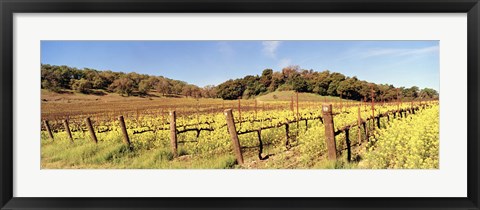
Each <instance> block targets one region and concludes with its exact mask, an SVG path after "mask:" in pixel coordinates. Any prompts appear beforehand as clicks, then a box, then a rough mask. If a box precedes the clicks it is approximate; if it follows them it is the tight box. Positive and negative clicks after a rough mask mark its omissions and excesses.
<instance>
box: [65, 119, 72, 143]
mask: <svg viewBox="0 0 480 210" xmlns="http://www.w3.org/2000/svg"><path fill="white" fill-rule="evenodd" d="M63 126H64V127H65V131H66V132H67V135H68V137H69V138H70V141H71V142H72V143H73V137H72V132H71V131H70V126H69V125H68V120H67V119H65V120H63Z"/></svg>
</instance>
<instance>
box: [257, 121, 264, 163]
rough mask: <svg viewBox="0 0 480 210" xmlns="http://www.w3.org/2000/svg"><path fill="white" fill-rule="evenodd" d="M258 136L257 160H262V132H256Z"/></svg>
mask: <svg viewBox="0 0 480 210" xmlns="http://www.w3.org/2000/svg"><path fill="white" fill-rule="evenodd" d="M257 136H258V159H259V160H263V157H262V153H263V142H262V130H260V129H259V130H257Z"/></svg>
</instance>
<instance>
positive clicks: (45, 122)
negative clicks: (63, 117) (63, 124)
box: [43, 120, 54, 141]
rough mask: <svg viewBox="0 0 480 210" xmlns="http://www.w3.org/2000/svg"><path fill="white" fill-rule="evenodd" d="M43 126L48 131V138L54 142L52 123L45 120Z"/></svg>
mask: <svg viewBox="0 0 480 210" xmlns="http://www.w3.org/2000/svg"><path fill="white" fill-rule="evenodd" d="M43 125H44V126H45V129H46V130H47V132H48V136H49V137H50V139H52V141H53V140H54V138H53V133H52V129H51V128H50V123H48V120H44V121H43Z"/></svg>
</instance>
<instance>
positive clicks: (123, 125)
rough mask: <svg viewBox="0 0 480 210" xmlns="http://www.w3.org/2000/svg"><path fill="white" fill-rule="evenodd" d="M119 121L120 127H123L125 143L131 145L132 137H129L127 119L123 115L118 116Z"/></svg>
mask: <svg viewBox="0 0 480 210" xmlns="http://www.w3.org/2000/svg"><path fill="white" fill-rule="evenodd" d="M118 121H119V122H120V128H122V133H123V143H125V144H126V145H128V146H129V147H130V138H128V132H127V126H125V120H124V119H123V116H122V115H120V116H119V117H118Z"/></svg>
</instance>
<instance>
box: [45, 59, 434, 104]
mask: <svg viewBox="0 0 480 210" xmlns="http://www.w3.org/2000/svg"><path fill="white" fill-rule="evenodd" d="M41 80H42V88H44V89H48V90H51V91H55V92H61V91H62V90H65V89H67V90H68V89H70V90H74V91H77V92H81V93H86V94H88V93H91V92H92V90H94V89H101V90H105V91H108V92H117V93H119V94H122V95H127V96H129V95H132V94H139V95H147V94H148V92H150V91H152V90H155V91H157V92H158V93H161V94H163V95H183V96H186V97H205V98H223V99H237V98H251V97H255V96H258V95H261V94H265V93H269V92H274V91H284V90H293V91H297V92H308V93H316V94H319V95H326V96H340V97H342V98H346V99H352V100H362V99H363V100H371V94H372V91H373V94H374V97H375V100H377V101H391V100H396V99H397V98H398V97H402V98H404V99H406V100H411V99H417V98H422V99H437V98H438V92H437V91H436V90H434V89H430V88H424V89H422V90H420V89H419V88H418V87H416V86H413V87H409V88H405V87H398V88H397V87H394V86H393V85H389V84H374V83H369V82H367V81H363V80H359V79H358V78H357V77H348V76H345V75H343V74H341V73H337V72H330V71H322V72H317V71H313V70H304V69H300V67H298V66H289V67H286V68H283V69H282V71H278V72H277V71H273V70H272V69H265V70H263V72H262V74H261V75H260V76H259V75H254V76H253V75H247V76H245V77H244V78H239V79H231V80H228V81H225V82H223V83H221V84H220V85H218V86H206V87H198V86H196V85H192V84H188V83H186V82H183V81H179V80H174V79H169V78H166V77H162V76H152V75H146V74H138V73H134V72H132V73H123V72H113V71H98V70H95V69H88V68H85V69H77V68H72V67H68V66H55V65H49V64H42V65H41Z"/></svg>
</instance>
